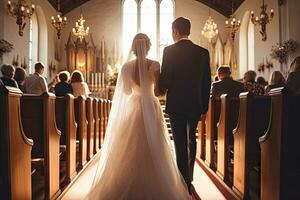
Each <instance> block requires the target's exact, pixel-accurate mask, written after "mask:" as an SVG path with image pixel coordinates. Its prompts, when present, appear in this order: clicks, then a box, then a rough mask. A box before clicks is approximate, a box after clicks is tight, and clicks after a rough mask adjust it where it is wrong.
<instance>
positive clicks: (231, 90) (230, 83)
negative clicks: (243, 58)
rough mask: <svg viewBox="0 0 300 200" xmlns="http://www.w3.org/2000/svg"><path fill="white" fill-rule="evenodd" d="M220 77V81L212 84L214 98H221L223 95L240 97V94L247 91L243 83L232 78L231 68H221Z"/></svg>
mask: <svg viewBox="0 0 300 200" xmlns="http://www.w3.org/2000/svg"><path fill="white" fill-rule="evenodd" d="M218 77H219V79H220V81H217V82H215V83H213V84H212V90H211V91H212V96H213V97H220V96H221V95H222V94H228V95H230V96H232V97H238V96H239V95H240V93H242V92H244V91H245V89H244V86H243V84H242V83H240V82H238V81H235V80H233V79H232V78H231V71H230V68H229V67H227V66H221V67H219V68H218Z"/></svg>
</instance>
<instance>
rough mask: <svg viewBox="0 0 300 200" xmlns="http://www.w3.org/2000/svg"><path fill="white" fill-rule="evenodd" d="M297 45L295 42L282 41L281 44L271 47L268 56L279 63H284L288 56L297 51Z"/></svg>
mask: <svg viewBox="0 0 300 200" xmlns="http://www.w3.org/2000/svg"><path fill="white" fill-rule="evenodd" d="M298 47H299V46H298V44H297V42H296V41H294V40H292V39H290V40H287V41H284V42H282V43H277V44H276V45H274V46H272V49H271V54H270V56H271V57H272V58H274V59H276V60H278V61H279V62H280V63H285V62H286V61H287V58H288V56H289V55H290V54H291V53H293V52H295V51H296V50H297V49H298Z"/></svg>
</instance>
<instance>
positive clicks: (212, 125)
mask: <svg viewBox="0 0 300 200" xmlns="http://www.w3.org/2000/svg"><path fill="white" fill-rule="evenodd" d="M220 107H221V101H220V99H219V98H217V99H216V98H214V97H212V96H211V97H210V101H209V106H208V112H207V117H206V121H205V125H206V128H205V134H206V137H205V163H206V164H207V166H209V167H210V168H212V169H215V168H216V166H215V163H216V155H215V139H216V137H217V123H218V121H219V116H220Z"/></svg>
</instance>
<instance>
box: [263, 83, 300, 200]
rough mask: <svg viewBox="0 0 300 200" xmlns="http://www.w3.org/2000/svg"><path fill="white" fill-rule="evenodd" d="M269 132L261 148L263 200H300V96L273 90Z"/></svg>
mask: <svg viewBox="0 0 300 200" xmlns="http://www.w3.org/2000/svg"><path fill="white" fill-rule="evenodd" d="M270 96H271V117H270V124H269V129H268V131H267V132H266V134H265V135H264V136H262V137H261V138H260V139H259V142H260V147H261V199H262V200H269V199H272V200H283V199H284V200H285V199H300V192H299V180H300V151H299V141H300V134H299V133H300V131H299V130H300V129H299V125H300V120H299V113H300V96H299V95H298V96H296V95H294V94H292V93H291V92H290V91H289V90H288V89H283V88H279V89H274V90H272V91H271V92H270Z"/></svg>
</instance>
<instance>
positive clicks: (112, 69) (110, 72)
mask: <svg viewBox="0 0 300 200" xmlns="http://www.w3.org/2000/svg"><path fill="white" fill-rule="evenodd" d="M118 75H119V68H118V67H117V66H115V65H114V66H111V65H108V67H107V82H108V85H109V86H115V85H116V84H117V80H118Z"/></svg>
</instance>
